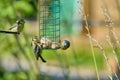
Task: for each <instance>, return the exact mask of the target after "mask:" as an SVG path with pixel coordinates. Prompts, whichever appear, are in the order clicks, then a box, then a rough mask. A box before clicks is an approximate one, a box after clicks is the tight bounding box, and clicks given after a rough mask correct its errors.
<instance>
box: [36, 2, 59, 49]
mask: <svg viewBox="0 0 120 80" xmlns="http://www.w3.org/2000/svg"><path fill="white" fill-rule="evenodd" d="M38 15H39V18H38V19H39V38H40V39H42V38H43V39H42V40H43V43H44V44H46V45H51V46H47V47H46V45H45V47H44V49H59V48H60V0H39V8H38Z"/></svg>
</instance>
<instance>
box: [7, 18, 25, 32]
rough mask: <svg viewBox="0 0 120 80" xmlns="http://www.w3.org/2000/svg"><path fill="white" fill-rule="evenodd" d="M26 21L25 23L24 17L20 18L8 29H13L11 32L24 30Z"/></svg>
mask: <svg viewBox="0 0 120 80" xmlns="http://www.w3.org/2000/svg"><path fill="white" fill-rule="evenodd" d="M24 23H25V21H24V19H19V20H17V21H16V23H15V24H14V25H13V26H11V27H10V28H9V29H8V30H9V31H11V32H17V33H20V32H21V31H22V30H23V28H24Z"/></svg>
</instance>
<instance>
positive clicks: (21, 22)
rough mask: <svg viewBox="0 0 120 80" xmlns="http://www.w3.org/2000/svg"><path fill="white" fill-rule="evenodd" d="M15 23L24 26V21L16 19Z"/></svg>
mask: <svg viewBox="0 0 120 80" xmlns="http://www.w3.org/2000/svg"><path fill="white" fill-rule="evenodd" d="M16 23H17V24H24V23H25V21H24V19H18V20H17V21H16Z"/></svg>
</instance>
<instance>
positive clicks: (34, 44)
mask: <svg viewBox="0 0 120 80" xmlns="http://www.w3.org/2000/svg"><path fill="white" fill-rule="evenodd" d="M31 45H32V47H33V50H34V54H35V57H36V59H37V60H38V59H39V57H40V59H41V60H42V61H43V62H46V61H45V59H44V58H43V57H42V50H43V47H42V45H41V44H40V42H39V40H38V37H37V36H34V37H33V38H32V42H31Z"/></svg>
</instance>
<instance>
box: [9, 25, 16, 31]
mask: <svg viewBox="0 0 120 80" xmlns="http://www.w3.org/2000/svg"><path fill="white" fill-rule="evenodd" d="M15 27H17V24H14V25H13V26H11V27H10V28H9V29H8V30H11V29H13V28H15Z"/></svg>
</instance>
